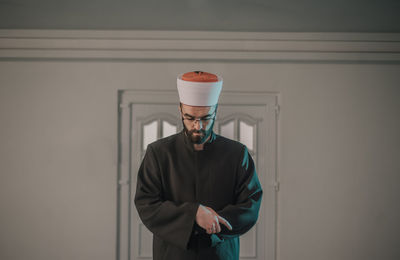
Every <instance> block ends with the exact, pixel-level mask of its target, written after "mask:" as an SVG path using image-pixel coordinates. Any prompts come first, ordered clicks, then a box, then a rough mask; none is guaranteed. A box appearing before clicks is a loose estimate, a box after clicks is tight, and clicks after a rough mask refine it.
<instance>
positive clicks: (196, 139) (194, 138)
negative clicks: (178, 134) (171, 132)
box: [182, 121, 215, 144]
mask: <svg viewBox="0 0 400 260" xmlns="http://www.w3.org/2000/svg"><path fill="white" fill-rule="evenodd" d="M214 122H215V121H214ZM214 122H212V124H211V127H210V128H209V129H208V130H204V129H200V130H196V129H193V130H189V129H187V128H186V125H185V123H184V122H183V121H182V124H183V129H184V130H185V133H186V135H187V136H188V137H189V140H190V142H192V143H193V144H202V143H204V142H205V141H206V140H207V138H208V137H209V136H210V135H211V132H212V130H213V127H214Z"/></svg>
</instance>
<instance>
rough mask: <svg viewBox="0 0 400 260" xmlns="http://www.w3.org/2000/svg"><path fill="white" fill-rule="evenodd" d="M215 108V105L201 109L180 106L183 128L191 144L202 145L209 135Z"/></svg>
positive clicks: (199, 107)
mask: <svg viewBox="0 0 400 260" xmlns="http://www.w3.org/2000/svg"><path fill="white" fill-rule="evenodd" d="M216 108H217V105H215V106H206V107H203V106H188V105H185V104H181V107H180V109H181V116H182V118H183V120H182V121H183V127H184V129H185V132H186V135H187V136H188V137H189V139H190V141H191V142H192V143H194V144H202V143H204V142H205V141H206V140H207V139H208V137H209V136H210V135H211V131H212V129H213V126H214V121H215V120H214V118H215V112H216ZM200 119H201V120H200Z"/></svg>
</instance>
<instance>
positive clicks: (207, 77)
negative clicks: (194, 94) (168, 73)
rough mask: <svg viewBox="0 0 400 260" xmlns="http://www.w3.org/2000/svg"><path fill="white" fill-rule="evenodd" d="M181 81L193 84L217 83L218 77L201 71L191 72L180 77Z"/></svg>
mask: <svg viewBox="0 0 400 260" xmlns="http://www.w3.org/2000/svg"><path fill="white" fill-rule="evenodd" d="M182 80H185V81H194V82H217V81H218V77H217V75H214V74H212V73H208V72H203V71H192V72H187V73H185V74H183V75H182Z"/></svg>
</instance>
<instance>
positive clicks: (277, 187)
mask: <svg viewBox="0 0 400 260" xmlns="http://www.w3.org/2000/svg"><path fill="white" fill-rule="evenodd" d="M274 188H275V191H279V188H280V183H279V181H276V182H274Z"/></svg>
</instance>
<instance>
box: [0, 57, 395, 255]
mask: <svg viewBox="0 0 400 260" xmlns="http://www.w3.org/2000/svg"><path fill="white" fill-rule="evenodd" d="M194 69H199V70H206V71H212V72H217V73H219V74H221V75H222V76H223V77H224V90H230V91H243V90H246V91H278V92H280V93H281V106H282V107H281V109H282V110H281V115H280V130H279V134H280V151H279V156H280V158H279V179H280V182H281V190H280V192H279V195H278V196H279V198H278V203H279V204H278V251H277V252H278V259H280V260H299V259H300V260H301V259H308V260H319V259H324V260H330V259H332V260H333V259H341V260H343V259H348V260H350V259H351V260H354V259H360V260H361V259H362V260H365V259H388V260H389V259H393V260H394V259H399V258H400V248H399V247H398V241H400V232H399V231H400V223H399V219H400V206H399V204H398V201H397V200H398V198H399V197H400V189H398V184H399V182H400V175H399V173H400V153H399V145H400V138H399V133H400V120H399V116H398V113H399V111H400V101H399V100H400V88H399V82H400V65H399V64H398V63H396V62H395V63H391V64H390V63H389V64H385V63H378V62H377V63H374V62H371V63H357V62H354V63H346V62H343V63H340V62H314V63H310V62H282V63H280V62H268V61H264V62H248V61H247V62H246V61H238V62H233V61H230V62H224V61H219V62H212V61H202V62H191V61H182V60H180V61H151V60H145V61H138V60H137V61H135V60H125V61H111V60H92V61H88V60H86V61H85V60H82V61H79V60H36V59H33V60H24V59H21V60H7V59H3V60H1V61H0V124H1V127H0V143H1V145H0V154H1V156H0V208H1V213H0V230H1V232H0V259H7V260H8V259H9V260H14V259H18V260H22V259H30V260H42V259H59V260H64V259H65V260H67V259H68V260H71V259H82V260H89V259H96V260H103V259H104V260H109V259H114V257H115V237H116V174H117V91H118V90H119V89H168V90H173V89H175V77H176V75H177V74H178V73H181V72H185V71H190V70H194ZM244 86H245V87H246V88H245V89H243V87H244Z"/></svg>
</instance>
